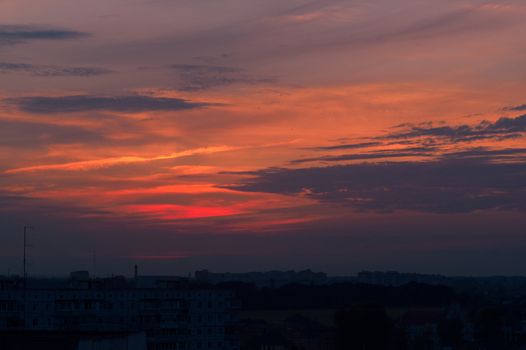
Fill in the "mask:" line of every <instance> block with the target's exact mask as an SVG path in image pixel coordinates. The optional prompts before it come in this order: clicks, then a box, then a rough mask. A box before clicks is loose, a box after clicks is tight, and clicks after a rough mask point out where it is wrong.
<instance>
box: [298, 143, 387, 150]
mask: <svg viewBox="0 0 526 350" xmlns="http://www.w3.org/2000/svg"><path fill="white" fill-rule="evenodd" d="M380 145H383V144H382V143H381V142H376V141H374V142H361V143H348V144H343V145H335V146H322V147H311V148H308V149H311V150H314V151H335V150H344V149H359V148H368V147H374V146H380Z"/></svg>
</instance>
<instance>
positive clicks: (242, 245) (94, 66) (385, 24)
mask: <svg viewBox="0 0 526 350" xmlns="http://www.w3.org/2000/svg"><path fill="white" fill-rule="evenodd" d="M525 14H526V3H525V2H524V1H521V0H501V1H494V0H440V1H438V0H430V1H424V2H423V1H418V0H399V1H390V0H372V1H366V2H361V1H344V0H288V1H283V0H265V1H247V0H224V1H216V0H201V1H191V0H174V1H166V0H104V1H102V0H92V1H83V2H72V1H67V0H43V1H38V2H35V1H29V0H0V240H1V242H2V244H1V245H0V264H1V265H2V266H3V267H4V269H5V272H4V271H0V275H2V274H5V273H7V270H9V271H10V272H11V273H19V272H20V270H21V262H20V259H21V258H20V257H21V252H22V230H23V226H24V225H33V226H34V227H35V230H34V231H33V232H31V233H30V235H29V237H30V243H31V244H32V247H31V248H29V257H30V260H29V261H30V266H29V268H28V271H29V272H30V274H35V275H39V274H40V275H49V274H53V275H60V274H65V273H67V272H69V271H72V270H79V269H80V270H84V269H91V266H92V258H93V252H94V251H96V255H97V270H98V271H101V272H102V271H104V272H107V273H115V274H121V273H124V274H131V271H132V269H133V265H134V264H136V263H137V264H139V265H140V266H141V271H143V272H144V273H148V274H151V273H154V272H155V273H159V274H166V273H174V274H187V273H188V272H192V271H195V270H198V269H203V268H206V269H209V270H211V271H233V272H236V271H249V270H270V269H278V270H289V269H296V270H303V269H307V268H310V269H312V270H315V271H324V272H327V273H329V274H331V275H342V274H353V273H356V272H358V271H360V270H399V271H404V272H420V273H438V274H444V275H526V254H524V253H525V251H526V236H525V235H524V233H525V229H524V228H525V227H526V215H525V212H526V94H525V93H524V92H525V91H526V42H525V41H524V34H523V33H525V32H526V22H525V21H524V20H523V18H524V15H525Z"/></svg>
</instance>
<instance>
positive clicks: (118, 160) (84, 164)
mask: <svg viewBox="0 0 526 350" xmlns="http://www.w3.org/2000/svg"><path fill="white" fill-rule="evenodd" d="M234 149H235V148H234V147H229V146H216V147H204V148H196V149H189V150H185V151H180V152H174V153H170V154H166V155H160V156H154V157H137V156H124V157H111V158H103V159H93V160H84V161H77V162H68V163H59V164H44V165H34V166H28V167H22V168H16V169H9V170H6V171H4V174H6V175H9V174H20V173H28V172H38V171H50V170H51V171H53V170H55V171H56V170H58V171H85V170H92V169H101V168H108V167H111V166H116V165H125V164H134V163H146V162H153V161H161V160H170V159H176V158H181V157H188V156H193V155H198V154H213V153H219V152H227V151H232V150H234Z"/></svg>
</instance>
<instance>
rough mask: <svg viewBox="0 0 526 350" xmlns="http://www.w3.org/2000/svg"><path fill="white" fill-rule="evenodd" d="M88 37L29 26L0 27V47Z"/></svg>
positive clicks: (79, 33) (71, 31)
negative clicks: (33, 41)
mask: <svg viewBox="0 0 526 350" xmlns="http://www.w3.org/2000/svg"><path fill="white" fill-rule="evenodd" d="M86 36H89V34H87V33H83V32H79V31H75V30H70V29H59V28H49V27H40V26H29V25H0V45H13V44H19V43H23V42H27V41H32V40H67V39H76V38H82V37H86Z"/></svg>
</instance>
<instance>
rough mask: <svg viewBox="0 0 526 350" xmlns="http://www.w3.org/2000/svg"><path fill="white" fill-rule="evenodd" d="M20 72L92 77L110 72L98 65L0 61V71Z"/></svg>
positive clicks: (49, 75) (46, 75)
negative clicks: (78, 65) (83, 65)
mask: <svg viewBox="0 0 526 350" xmlns="http://www.w3.org/2000/svg"><path fill="white" fill-rule="evenodd" d="M13 72H15V73H16V72H21V73H26V74H30V75H33V76H38V77H92V76H98V75H105V74H110V73H112V71H111V70H109V69H105V68H100V67H59V66H50V65H33V64H28V63H12V62H0V73H13Z"/></svg>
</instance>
